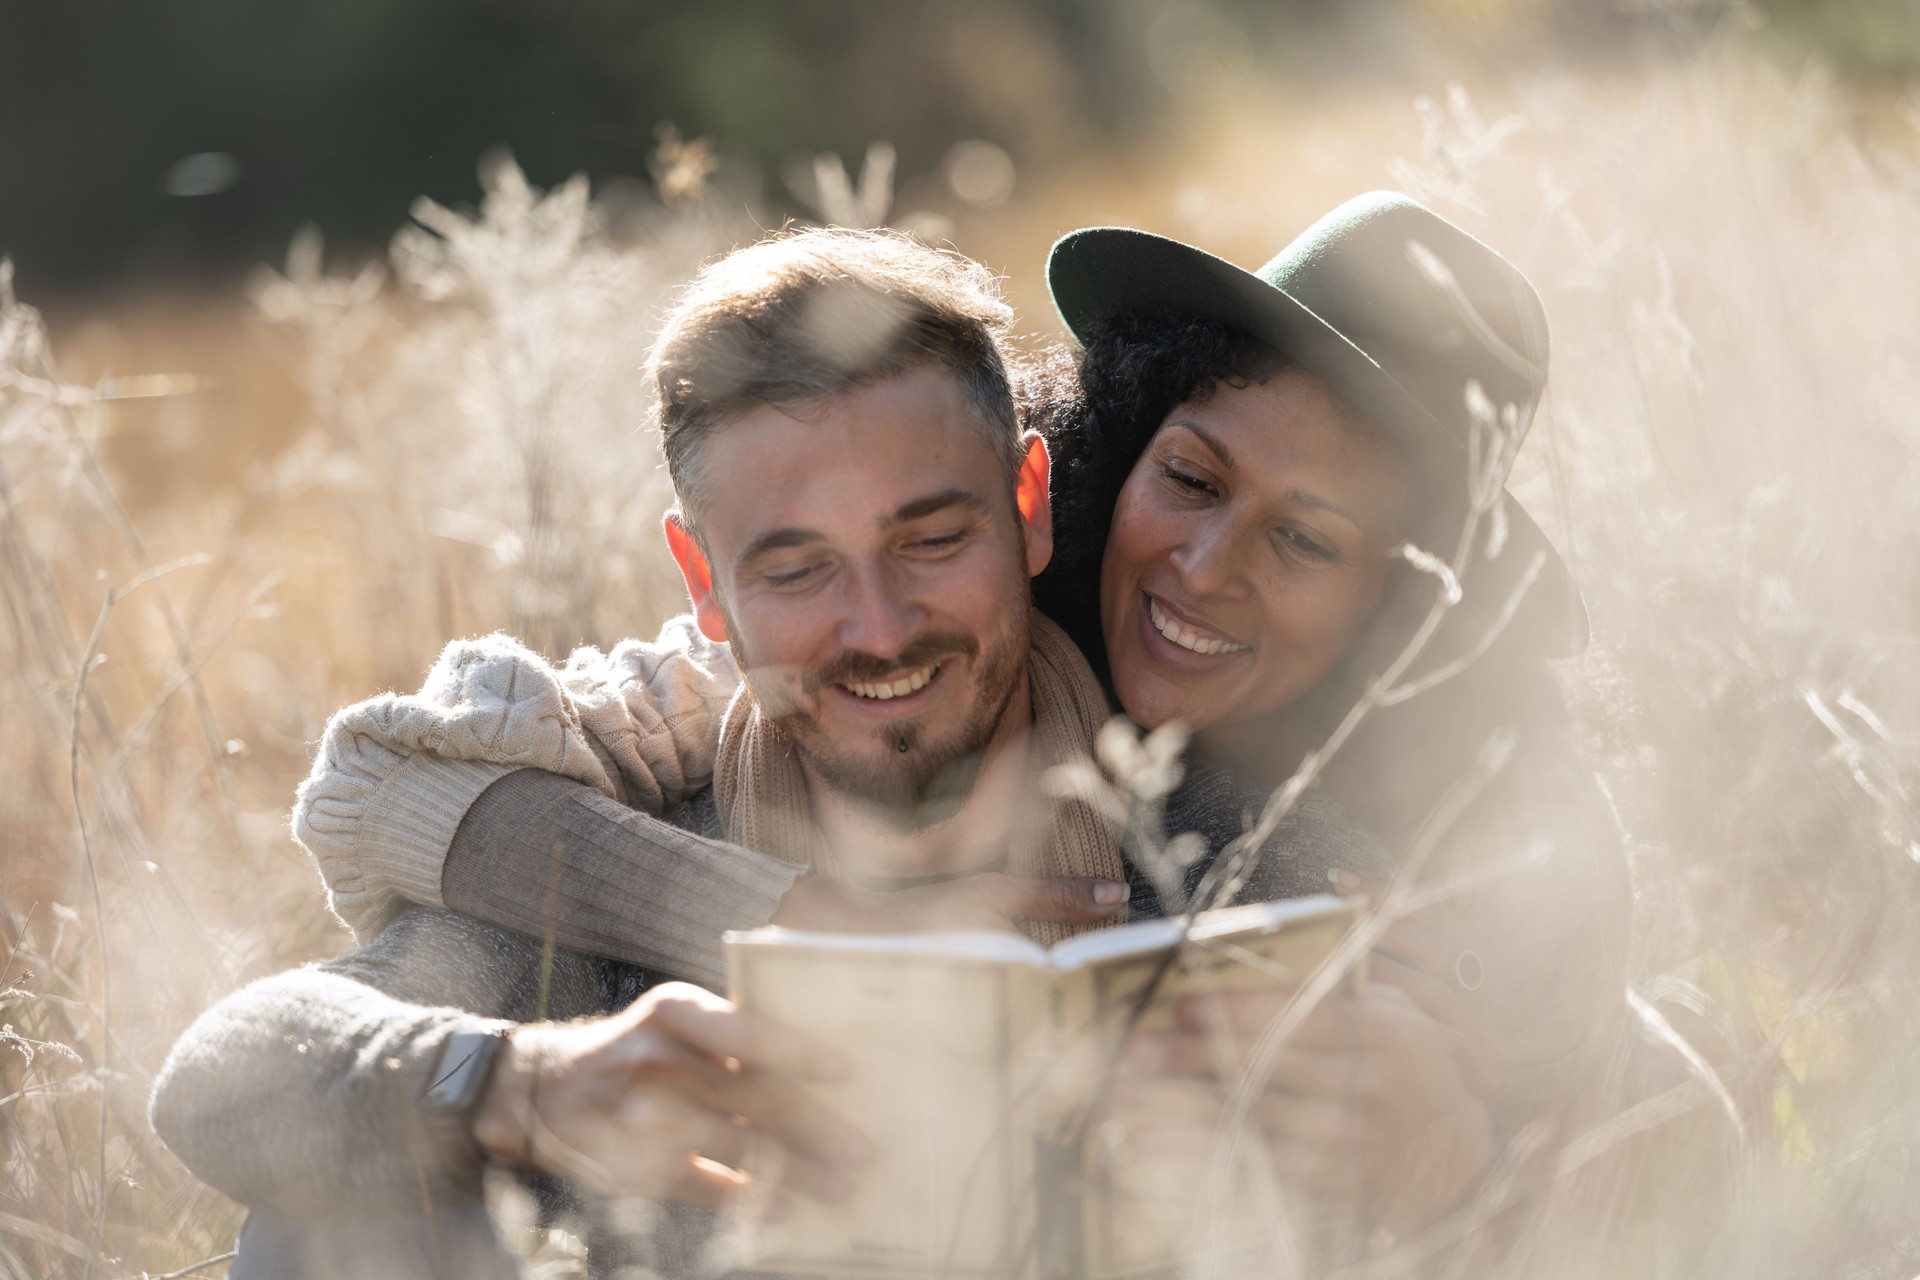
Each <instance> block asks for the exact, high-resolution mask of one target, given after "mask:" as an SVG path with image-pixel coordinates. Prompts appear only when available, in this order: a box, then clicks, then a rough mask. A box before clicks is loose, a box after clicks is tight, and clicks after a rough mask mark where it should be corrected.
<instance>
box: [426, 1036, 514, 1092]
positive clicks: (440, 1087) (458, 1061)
mask: <svg viewBox="0 0 1920 1280" xmlns="http://www.w3.org/2000/svg"><path fill="white" fill-rule="evenodd" d="M499 1047H500V1037H499V1036H498V1035H497V1034H495V1033H494V1032H491V1031H456V1032H454V1033H453V1034H452V1035H451V1036H448V1037H447V1043H446V1047H445V1048H443V1049H442V1050H441V1051H440V1061H439V1062H438V1063H437V1064H436V1065H435V1067H434V1073H433V1079H432V1080H430V1081H428V1082H427V1091H426V1095H425V1099H426V1103H427V1105H428V1106H429V1107H434V1108H439V1109H444V1110H449V1111H459V1110H464V1109H465V1108H466V1107H468V1106H470V1105H471V1104H472V1103H473V1101H474V1099H475V1098H476V1097H478V1096H479V1093H480V1086H481V1084H482V1082H483V1081H485V1079H486V1076H487V1068H488V1066H490V1065H491V1064H492V1062H493V1055H494V1052H495V1050H497V1049H498V1048H499Z"/></svg>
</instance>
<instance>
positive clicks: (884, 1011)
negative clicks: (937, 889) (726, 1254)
mask: <svg viewBox="0 0 1920 1280" xmlns="http://www.w3.org/2000/svg"><path fill="white" fill-rule="evenodd" d="M777 932H778V931H760V930H756V931H754V933H753V934H747V935H729V938H728V944H729V947H728V950H729V962H730V964H731V966H732V969H733V998H734V1000H735V1001H737V1002H738V1003H739V1004H740V1005H741V1006H742V1007H744V1008H748V1009H754V1010H760V1011H764V1012H767V1013H770V1014H772V1015H774V1016H776V1017H778V1018H781V1019H783V1020H785V1021H787V1022H789V1023H791V1024H793V1025H796V1026H800V1027H804V1028H806V1029H807V1030H809V1031H812V1032H813V1033H815V1034H817V1035H820V1036H822V1037H824V1038H825V1039H827V1040H828V1041H829V1042H831V1043H833V1044H835V1045H838V1046H839V1047H840V1048H842V1049H843V1050H845V1051H846V1053H847V1054H848V1056H849V1057H850V1058H851V1059H852V1061H853V1063H854V1071H853V1075H852V1076H851V1077H850V1078H849V1079H847V1080H845V1081H844V1082H840V1083H838V1084H835V1085H834V1086H832V1087H830V1088H825V1089H822V1090H820V1091H819V1092H820V1095H821V1097H822V1099H823V1101H825V1102H826V1103H827V1104H828V1105H830V1106H832V1107H834V1108H835V1109H836V1110H838V1111H839V1112H840V1113H841V1114H843V1115H844V1116H846V1117H847V1118H848V1119H849V1120H851V1121H852V1122H853V1123H855V1124H857V1125H859V1126H860V1127H861V1129H862V1130H863V1131H864V1132H865V1133H867V1134H868V1135H869V1136H870V1137H872V1138H873V1139H874V1141H875V1143H876V1144H877V1145H878V1146H879V1147H880V1148H881V1150H880V1154H879V1156H878V1157H877V1158H876V1159H875V1161H874V1162H873V1163H872V1164H871V1165H870V1166H868V1167H867V1168H865V1169H864V1170H862V1171H861V1172H860V1173H859V1175H858V1176H857V1178H856V1183H855V1191H854V1194H853V1198H852V1199H851V1201H850V1202H849V1203H847V1204H844V1205H840V1206H827V1205H821V1204H818V1203H817V1202H814V1201H810V1200H804V1199H802V1200H797V1201H796V1204H795V1208H794V1211H793V1213H792V1214H791V1215H790V1216H789V1217H787V1218H786V1219H784V1220H782V1221H779V1222H775V1223H766V1224H758V1225H755V1226H753V1227H751V1228H749V1230H748V1231H747V1233H746V1234H747V1239H746V1242H745V1243H746V1265H747V1267H748V1269H750V1270H756V1271H776V1272H789V1273H791V1272H802V1273H831V1274H833V1275H836V1276H857V1277H866V1278H869V1280H919V1278H920V1277H934V1276H940V1277H950V1278H953V1280H965V1278H968V1277H980V1278H981V1280H986V1278H987V1277H1003V1276H1009V1275H1013V1274H1015V1273H1016V1272H1017V1271H1018V1270H1019V1267H1018V1265H1017V1263H1016V1259H1017V1258H1019V1257H1021V1256H1024V1255H1025V1253H1026V1252H1027V1251H1029V1250H1030V1249H1031V1247H1032V1243H1033V1240H1032V1237H1033V1231H1034V1229H1035V1213H1034V1210H1035V1200H1036V1196H1035V1193H1034V1188H1033V1181H1034V1177H1035V1170H1034V1167H1033V1165H1034V1143H1033V1136H1032V1120H1031V1117H1030V1115H1029V1114H1028V1113H1029V1110H1030V1107H1031V1104H1032V1090H1030V1089H1027V1088H1026V1087H1025V1085H1024V1082H1023V1074H1024V1071H1025V1064H1026V1063H1027V1062H1028V1061H1029V1060H1030V1056H1029V1050H1030V1047H1031V1043H1032V1041H1033V1039H1034V1036H1033V1032H1034V1030H1035V1029H1036V1025H1035V1024H1036V1021H1037V1020H1038V1019H1039V1018H1040V1017H1042V1016H1043V1011H1044V1005H1043V999H1044V992H1043V991H1042V989H1041V988H1042V986H1043V984H1044V982H1045V980H1046V978H1045V975H1046V970H1045V968H1044V966H1043V965H1042V964H1039V963H1035V962H1033V958H1032V957H1029V958H1028V963H1024V964H1021V963H1006V962H994V961H991V960H987V959H983V958H981V956H980V955H978V954H973V955H966V954H964V952H965V950H966V949H965V948H960V951H961V952H962V954H958V955H956V954H943V949H942V948H941V947H939V946H933V947H930V948H929V947H925V946H918V947H916V946H911V945H909V946H906V947H902V948H892V949H889V948H886V947H878V948H876V947H875V946H873V945H871V944H862V945H851V946H837V945H835V944H834V940H833V939H831V938H829V937H825V936H822V935H812V936H810V937H809V938H808V939H807V940H806V941H797V940H796V938H795V937H793V936H791V935H789V936H788V937H786V938H776V937H771V936H767V937H761V938H759V940H758V941H757V942H756V941H755V940H754V939H755V935H759V934H769V935H770V934H772V933H777ZM1008 940H1009V941H1011V942H1014V943H1018V944H1020V945H1021V946H1024V947H1026V948H1028V949H1029V950H1031V951H1032V952H1033V953H1034V956H1036V957H1040V956H1043V955H1044V953H1042V952H1041V951H1040V949H1039V948H1037V947H1035V946H1033V944H1031V943H1027V942H1025V941H1024V940H1023V939H1018V938H1009V939H1008ZM894 941H896V942H897V941H901V940H900V939H895V940H894ZM991 949H993V948H989V950H991ZM946 950H947V951H949V952H950V951H951V950H952V948H947V949H946ZM1016 953H1017V948H1016Z"/></svg>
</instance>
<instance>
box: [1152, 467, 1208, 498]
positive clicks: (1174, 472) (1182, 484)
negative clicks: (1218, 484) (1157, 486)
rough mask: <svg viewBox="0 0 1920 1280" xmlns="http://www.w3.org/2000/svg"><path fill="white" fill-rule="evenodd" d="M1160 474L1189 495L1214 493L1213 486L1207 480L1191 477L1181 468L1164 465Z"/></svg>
mask: <svg viewBox="0 0 1920 1280" xmlns="http://www.w3.org/2000/svg"><path fill="white" fill-rule="evenodd" d="M1160 474H1161V475H1162V476H1163V477H1164V478H1166V479H1167V480H1169V481H1171V482H1172V483H1173V484H1174V485H1175V486H1176V487H1178V488H1179V489H1181V490H1183V491H1185V492H1187V493H1192V494H1209V493H1212V492H1213V486H1212V485H1211V484H1208V483H1207V482H1206V481H1205V480H1202V479H1201V478H1200V477H1199V476H1196V475H1189V474H1188V473H1187V472H1185V471H1182V470H1180V468H1178V467H1175V466H1171V465H1162V466H1161V468H1160Z"/></svg>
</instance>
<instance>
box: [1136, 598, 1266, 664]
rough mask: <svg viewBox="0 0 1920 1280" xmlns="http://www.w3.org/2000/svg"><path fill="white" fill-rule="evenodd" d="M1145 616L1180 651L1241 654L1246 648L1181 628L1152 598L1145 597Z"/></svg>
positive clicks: (1242, 645)
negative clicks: (1151, 620) (1177, 646)
mask: <svg viewBox="0 0 1920 1280" xmlns="http://www.w3.org/2000/svg"><path fill="white" fill-rule="evenodd" d="M1147 616H1148V617H1150V618H1152V619H1153V625H1154V628H1155V629H1156V630H1158V631H1159V632H1160V634H1161V635H1163V636H1165V637H1166V638H1167V639H1169V640H1171V641H1173V642H1174V643H1175V644H1177V645H1179V646H1180V647H1181V648H1182V649H1191V650H1193V651H1194V652H1195V653H1241V652H1244V651H1245V650H1246V648H1247V646H1246V645H1244V644H1233V643H1230V642H1228V641H1226V640H1213V639H1208V638H1206V637H1204V636H1202V635H1200V634H1199V633H1198V632H1196V631H1193V630H1190V629H1189V628H1187V627H1183V626H1181V625H1180V624H1179V623H1177V622H1175V621H1174V620H1173V619H1172V618H1170V617H1168V616H1167V614H1166V611H1165V610H1163V609H1161V607H1160V602H1159V601H1157V600H1155V599H1154V598H1153V597H1152V596H1148V597H1147Z"/></svg>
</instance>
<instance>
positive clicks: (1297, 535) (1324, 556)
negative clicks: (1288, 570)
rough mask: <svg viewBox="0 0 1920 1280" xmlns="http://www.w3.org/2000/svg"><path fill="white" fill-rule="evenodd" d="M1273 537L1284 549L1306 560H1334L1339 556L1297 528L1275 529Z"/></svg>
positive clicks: (1330, 548)
mask: <svg viewBox="0 0 1920 1280" xmlns="http://www.w3.org/2000/svg"><path fill="white" fill-rule="evenodd" d="M1274 538H1275V539H1276V540H1277V541H1278V542H1279V543H1280V545H1281V547H1282V548H1283V549H1284V550H1287V551H1291V552H1292V553H1293V554H1295V555H1297V556H1301V557H1304V558H1305V559H1308V560H1334V559H1337V558H1338V556H1339V553H1338V552H1336V551H1335V550H1334V549H1333V548H1332V547H1329V546H1327V545H1326V544H1325V543H1322V542H1320V541H1319V540H1318V539H1316V538H1314V537H1313V536H1312V535H1311V534H1307V533H1302V532H1301V531H1300V530H1298V529H1280V530H1276V531H1275V533H1274Z"/></svg>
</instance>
